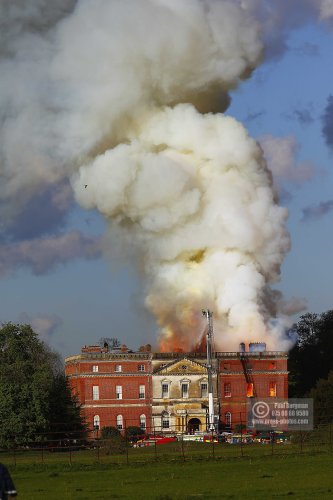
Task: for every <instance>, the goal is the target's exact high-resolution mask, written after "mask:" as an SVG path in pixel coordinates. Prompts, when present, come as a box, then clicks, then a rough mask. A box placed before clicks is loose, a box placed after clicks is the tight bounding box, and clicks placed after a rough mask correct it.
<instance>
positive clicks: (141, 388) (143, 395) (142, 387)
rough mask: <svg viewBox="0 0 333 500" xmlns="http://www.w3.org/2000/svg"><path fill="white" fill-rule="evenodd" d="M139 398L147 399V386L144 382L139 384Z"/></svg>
mask: <svg viewBox="0 0 333 500" xmlns="http://www.w3.org/2000/svg"><path fill="white" fill-rule="evenodd" d="M139 399H146V386H145V385H144V384H140V385H139Z"/></svg>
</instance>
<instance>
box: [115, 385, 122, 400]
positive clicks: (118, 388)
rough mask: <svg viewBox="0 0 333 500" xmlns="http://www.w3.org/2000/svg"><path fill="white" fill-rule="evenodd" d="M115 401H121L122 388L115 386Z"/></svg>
mask: <svg viewBox="0 0 333 500" xmlns="http://www.w3.org/2000/svg"><path fill="white" fill-rule="evenodd" d="M116 399H123V387H122V386H121V385H116Z"/></svg>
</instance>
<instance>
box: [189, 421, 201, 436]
mask: <svg viewBox="0 0 333 500" xmlns="http://www.w3.org/2000/svg"><path fill="white" fill-rule="evenodd" d="M200 425H201V421H200V420H199V419H198V418H190V420H189V421H188V423H187V432H188V433H189V434H194V433H195V431H200Z"/></svg>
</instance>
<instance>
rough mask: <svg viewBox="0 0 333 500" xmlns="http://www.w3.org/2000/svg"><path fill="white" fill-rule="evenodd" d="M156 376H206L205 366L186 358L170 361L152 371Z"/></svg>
mask: <svg viewBox="0 0 333 500" xmlns="http://www.w3.org/2000/svg"><path fill="white" fill-rule="evenodd" d="M154 374H156V375H200V374H202V375H207V368H206V366H205V365H202V364H200V363H198V362H197V361H193V360H192V359H187V358H186V357H184V358H182V359H177V360H176V361H171V362H170V363H166V364H164V365H163V366H159V367H157V368H156V370H155V371H154Z"/></svg>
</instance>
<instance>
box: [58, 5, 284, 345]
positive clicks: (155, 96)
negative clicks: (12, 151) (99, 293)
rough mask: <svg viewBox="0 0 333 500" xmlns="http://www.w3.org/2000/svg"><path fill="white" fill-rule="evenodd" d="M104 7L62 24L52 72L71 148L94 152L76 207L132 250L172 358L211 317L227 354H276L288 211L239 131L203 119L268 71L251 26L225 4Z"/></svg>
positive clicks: (77, 184) (84, 8)
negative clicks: (271, 301) (271, 293)
mask: <svg viewBox="0 0 333 500" xmlns="http://www.w3.org/2000/svg"><path fill="white" fill-rule="evenodd" d="M97 3H98V5H97V6H96V8H94V9H93V11H92V9H91V2H82V3H81V4H80V5H79V6H78V8H77V9H76V11H75V14H74V15H73V16H72V17H71V18H70V19H68V20H67V21H66V23H64V24H63V25H62V27H61V29H60V30H59V33H58V37H59V40H60V42H59V43H61V49H60V51H59V53H58V56H57V59H56V61H55V64H54V66H53V71H54V74H56V75H57V77H58V78H63V79H64V80H65V81H66V82H70V85H69V87H68V91H69V99H68V102H67V104H66V105H68V107H69V115H68V116H66V119H67V123H69V127H68V125H67V134H66V135H67V140H66V143H65V144H64V148H65V149H66V150H67V154H69V155H72V154H73V155H74V156H75V153H76V152H75V151H73V148H74V149H75V148H76V147H77V144H78V143H79V144H80V151H81V152H82V144H84V145H85V149H86V156H87V158H86V160H85V161H84V165H82V166H80V167H79V169H78V172H77V173H76V174H75V175H74V176H73V187H74V190H75V195H76V198H77V200H78V201H79V203H80V204H81V205H83V206H84V207H86V208H93V207H97V208H98V210H100V212H101V213H103V214H104V215H105V216H106V217H107V218H108V219H109V221H110V229H111V231H113V232H114V235H115V236H114V237H117V238H121V240H122V241H123V243H124V245H131V246H133V245H134V246H135V248H136V250H137V253H138V254H139V255H140V257H141V259H142V268H143V271H144V276H145V292H146V304H147V306H148V308H149V309H150V310H151V312H152V313H153V314H154V315H155V317H156V319H157V322H158V324H159V326H160V332H161V345H162V347H163V348H164V349H173V348H176V347H179V348H183V349H185V350H188V349H191V348H193V347H194V346H195V344H196V343H197V342H198V341H199V340H200V335H201V333H202V320H201V316H200V315H201V309H202V307H210V308H211V309H212V310H213V311H214V314H215V325H216V339H215V340H216V344H217V347H218V348H221V349H222V348H230V349H232V348H235V347H236V346H237V344H238V343H239V341H240V340H243V339H246V340H248V341H255V340H266V341H267V343H268V345H269V346H270V347H271V348H273V347H274V348H276V347H277V345H278V342H279V340H280V339H279V338H278V337H279V335H280V333H278V334H277V333H276V332H275V330H274V332H275V333H274V335H272V334H271V335H270V333H269V325H268V320H269V318H270V315H271V311H270V310H269V309H268V307H267V304H266V301H265V295H266V291H267V288H268V286H269V284H270V283H272V282H274V281H276V280H277V279H278V277H279V269H280V264H281V262H282V260H283V257H284V254H285V252H286V251H287V250H288V248H289V238H288V235H287V233H286V230H285V227H284V223H285V220H286V217H287V213H286V210H285V209H282V208H280V207H278V206H277V204H276V201H275V198H274V192H273V189H272V185H271V179H270V175H269V174H268V171H267V169H266V165H265V163H264V160H263V158H262V152H261V149H260V148H259V147H258V145H257V144H256V142H255V141H254V140H252V139H251V138H250V137H249V136H248V134H247V132H246V130H245V129H244V128H243V126H242V125H241V124H240V123H238V122H237V121H236V120H234V119H232V118H230V117H227V116H224V115H223V114H222V113H215V114H210V113H205V114H201V113H200V112H199V111H200V110H204V111H207V110H209V109H213V110H214V109H215V108H216V106H218V105H219V102H220V103H222V105H223V103H225V102H226V99H225V97H223V99H222V98H221V95H222V96H223V95H225V94H226V93H227V91H228V90H230V89H232V88H233V87H235V86H236V85H237V83H238V80H239V79H240V78H242V77H244V76H247V75H248V74H249V73H250V71H251V70H252V69H253V68H254V67H255V65H256V64H257V63H258V62H259V60H260V56H261V51H262V45H261V43H260V37H259V32H258V26H257V24H256V22H254V21H253V20H252V19H251V18H249V17H248V16H247V15H246V13H245V11H244V10H243V9H242V8H240V7H238V6H236V5H235V4H234V3H232V2H227V1H220V2H215V1H206V2H201V1H196V2H191V3H189V2H179V1H177V2H176V1H175V2H170V1H168V2H163V1H153V2H152V1H142V2H133V1H123V2H121V3H118V2H106V1H101V0H100V1H99V2H97ZM94 5H95V3H94ZM97 20H98V22H97ZM82 26H85V30H86V33H87V36H84V35H83V34H82ZM82 82H83V83H82ZM219 93H220V95H219ZM198 110H199V111H198ZM62 126H65V124H63V125H62ZM85 186H87V188H85Z"/></svg>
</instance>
